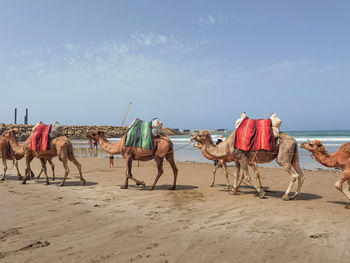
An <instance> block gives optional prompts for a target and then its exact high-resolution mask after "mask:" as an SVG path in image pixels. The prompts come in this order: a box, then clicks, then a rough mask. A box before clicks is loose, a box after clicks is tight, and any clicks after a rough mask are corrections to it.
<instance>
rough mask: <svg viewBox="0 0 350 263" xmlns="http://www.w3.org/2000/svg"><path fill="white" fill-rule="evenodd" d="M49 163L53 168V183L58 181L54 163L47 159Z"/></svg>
mask: <svg viewBox="0 0 350 263" xmlns="http://www.w3.org/2000/svg"><path fill="white" fill-rule="evenodd" d="M47 161H48V162H49V164H50V166H51V170H52V181H55V180H56V176H55V165H54V164H53V162H52V159H51V158H50V159H47Z"/></svg>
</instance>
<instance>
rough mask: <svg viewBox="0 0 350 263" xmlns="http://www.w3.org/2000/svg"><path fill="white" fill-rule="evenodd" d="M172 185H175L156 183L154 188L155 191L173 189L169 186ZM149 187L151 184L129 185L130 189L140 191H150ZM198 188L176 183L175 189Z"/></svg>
mask: <svg viewBox="0 0 350 263" xmlns="http://www.w3.org/2000/svg"><path fill="white" fill-rule="evenodd" d="M172 186H173V185H171V184H163V185H156V187H155V188H154V191H156V190H167V191H173V190H169V188H170V187H172ZM149 188H150V186H146V187H140V186H136V185H129V189H137V190H140V191H149ZM197 188H198V186H195V185H176V189H175V191H182V190H193V189H197Z"/></svg>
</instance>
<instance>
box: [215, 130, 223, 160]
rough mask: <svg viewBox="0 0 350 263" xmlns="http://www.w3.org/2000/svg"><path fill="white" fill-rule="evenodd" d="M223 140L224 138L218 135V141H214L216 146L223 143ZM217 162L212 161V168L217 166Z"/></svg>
mask: <svg viewBox="0 0 350 263" xmlns="http://www.w3.org/2000/svg"><path fill="white" fill-rule="evenodd" d="M224 140H225V139H224V137H223V136H222V135H220V136H219V137H218V139H217V140H216V143H215V144H216V145H219V144H220V143H222V142H223V141H224ZM218 162H219V161H218V160H214V166H217V165H218Z"/></svg>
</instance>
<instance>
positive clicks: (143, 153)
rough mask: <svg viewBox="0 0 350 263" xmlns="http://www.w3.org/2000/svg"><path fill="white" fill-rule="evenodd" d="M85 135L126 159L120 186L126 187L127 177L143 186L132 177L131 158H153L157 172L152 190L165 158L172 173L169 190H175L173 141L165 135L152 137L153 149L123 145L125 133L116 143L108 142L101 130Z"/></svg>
mask: <svg viewBox="0 0 350 263" xmlns="http://www.w3.org/2000/svg"><path fill="white" fill-rule="evenodd" d="M87 137H88V138H91V139H93V140H94V141H97V142H98V143H99V144H100V146H101V149H102V150H104V151H105V152H107V153H109V154H120V153H121V154H122V156H123V158H124V159H125V160H126V165H127V169H126V178H125V183H124V185H123V186H121V188H122V189H127V188H128V181H129V179H131V180H133V181H134V182H136V185H143V186H145V183H144V182H141V181H139V180H137V179H136V178H135V177H133V175H132V173H131V168H132V161H133V160H139V161H149V160H152V159H154V160H155V161H156V163H157V168H158V174H157V176H156V179H155V180H154V182H153V185H152V186H151V188H150V190H153V189H154V187H155V186H156V183H157V181H158V179H159V178H160V176H161V175H162V174H163V161H164V158H166V160H167V161H168V162H169V164H170V166H171V168H172V170H173V173H174V183H173V186H172V187H171V188H170V189H169V190H175V187H176V178H177V173H178V169H177V167H176V164H175V160H174V147H173V143H172V142H171V140H170V139H169V138H168V137H167V136H161V137H155V138H153V145H154V150H149V149H143V148H135V147H125V139H126V135H124V136H123V137H122V138H121V140H120V141H118V142H116V143H111V142H109V141H108V140H107V138H106V136H105V135H104V132H102V131H97V132H89V133H88V134H87Z"/></svg>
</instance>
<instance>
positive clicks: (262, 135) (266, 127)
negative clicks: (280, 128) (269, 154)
mask: <svg viewBox="0 0 350 263" xmlns="http://www.w3.org/2000/svg"><path fill="white" fill-rule="evenodd" d="M235 148H238V149H241V150H244V151H251V152H253V151H258V150H267V151H274V149H275V139H274V137H273V131H272V123H271V119H260V120H253V119H249V118H245V119H244V120H243V121H242V123H241V125H240V126H239V127H238V128H237V130H236V134H235Z"/></svg>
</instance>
